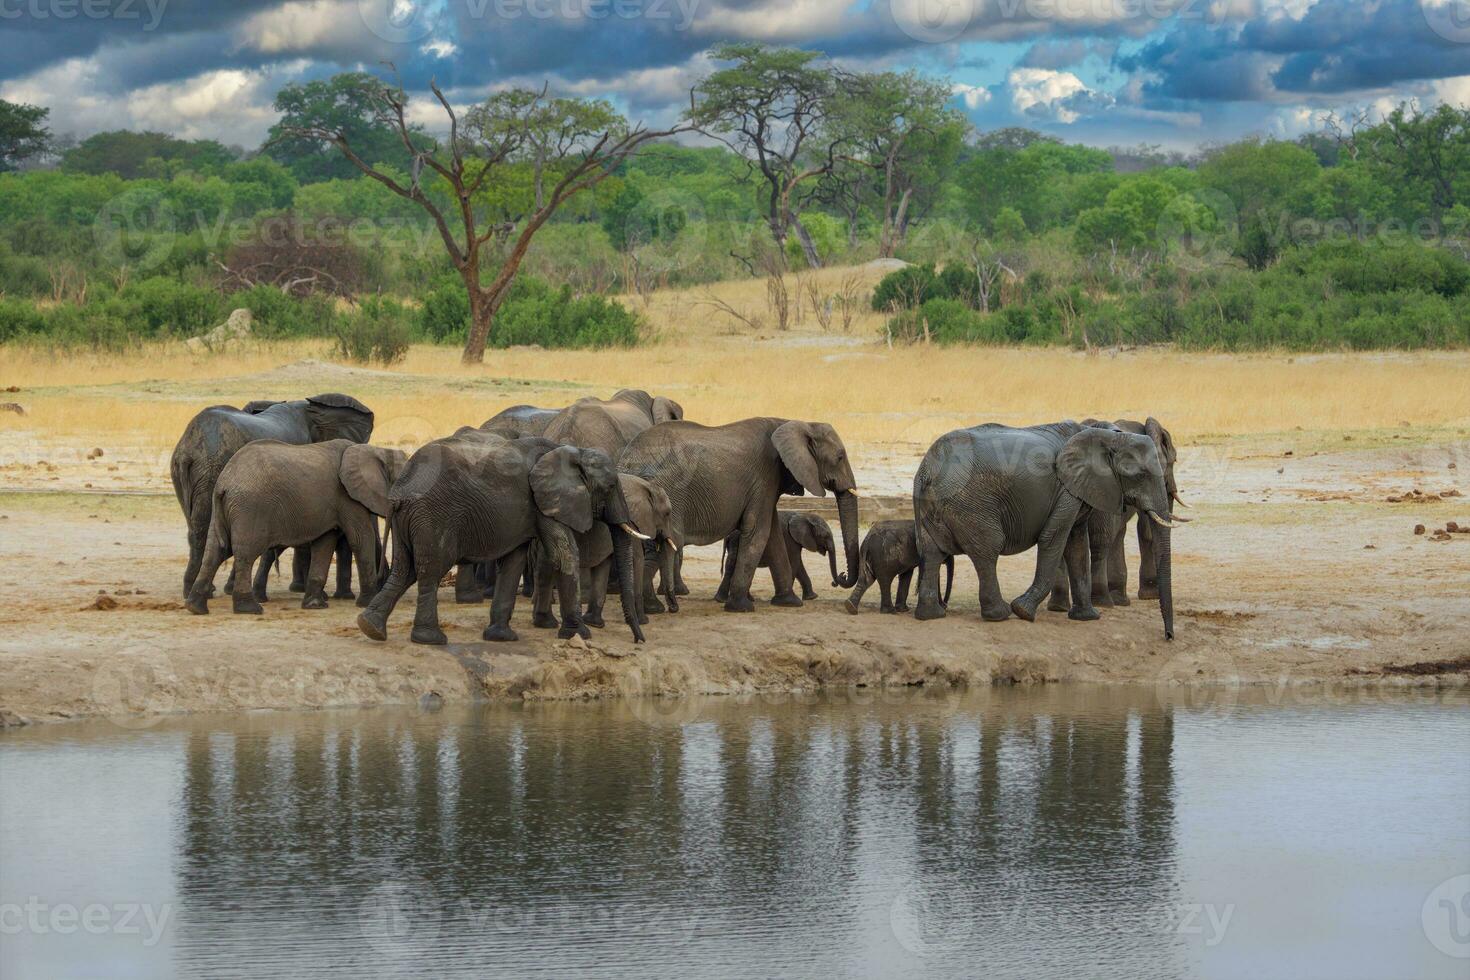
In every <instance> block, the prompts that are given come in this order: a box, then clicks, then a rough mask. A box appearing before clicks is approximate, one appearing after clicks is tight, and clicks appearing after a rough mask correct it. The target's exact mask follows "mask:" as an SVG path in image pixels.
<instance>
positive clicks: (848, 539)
mask: <svg viewBox="0 0 1470 980" xmlns="http://www.w3.org/2000/svg"><path fill="white" fill-rule="evenodd" d="M837 519H838V522H839V523H840V524H841V527H842V550H843V552H845V553H846V555H847V572H846V574H844V575H843V577H842V578H841V579H839V580H837V587H838V588H839V589H850V588H852V587H853V586H854V585H856V584H857V580H858V574H859V567H858V504H857V494H856V493H854V492H852V491H851V490H848V491H844V492H841V493H839V494H837ZM834 570H835V559H834Z"/></svg>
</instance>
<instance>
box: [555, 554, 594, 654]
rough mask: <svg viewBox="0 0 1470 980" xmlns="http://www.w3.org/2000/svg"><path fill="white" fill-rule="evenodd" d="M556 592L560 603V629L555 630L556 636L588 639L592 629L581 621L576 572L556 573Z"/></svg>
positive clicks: (559, 637) (579, 593) (579, 589)
mask: <svg viewBox="0 0 1470 980" xmlns="http://www.w3.org/2000/svg"><path fill="white" fill-rule="evenodd" d="M556 592H557V598H558V599H559V600H560V604H561V629H559V630H557V631H556V635H557V638H558V639H562V640H570V639H571V638H572V637H574V636H580V637H582V639H584V640H590V639H591V638H592V631H591V630H589V629H588V628H587V626H586V625H585V624H584V623H583V622H582V602H581V598H580V596H581V583H580V582H578V581H577V573H576V572H575V571H574V572H571V573H570V574H569V573H566V572H562V573H561V574H560V575H558V576H557V577H556Z"/></svg>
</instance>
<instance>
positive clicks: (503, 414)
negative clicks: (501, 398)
mask: <svg viewBox="0 0 1470 980" xmlns="http://www.w3.org/2000/svg"><path fill="white" fill-rule="evenodd" d="M560 413H561V409H559V408H537V407H536V406H535V405H512V406H511V407H510V408H506V409H502V410H501V411H499V412H497V413H495V414H494V415H492V416H490V417H489V418H488V419H486V420H485V421H484V422H481V423H480V429H481V430H482V431H484V432H494V433H498V434H499V435H503V436H505V437H506V438H507V439H519V438H520V437H521V436H539V435H541V434H542V433H544V432H545V431H546V426H547V425H549V424H550V423H551V420H552V419H554V418H556V417H557V415H558V414H560Z"/></svg>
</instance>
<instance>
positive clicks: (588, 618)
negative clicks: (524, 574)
mask: <svg viewBox="0 0 1470 980" xmlns="http://www.w3.org/2000/svg"><path fill="white" fill-rule="evenodd" d="M618 484H619V486H620V487H621V488H622V491H623V499H624V500H625V501H627V504H628V514H629V516H630V517H631V518H632V520H631V521H630V523H631V524H632V525H633V527H634V528H635V529H636V530H637V531H638V532H639V533H640V534H643V535H646V536H647V537H648V538H649V539H650V540H649V542H647V543H649V544H650V545H653V546H655V547H656V549H657V550H656V553H657V554H659V555H660V556H661V557H662V559H663V560H665V561H669V560H671V557H670V556H672V555H673V553H674V551H675V549H676V548H677V545H674V544H673V543H672V542H673V506H672V505H671V504H670V503H669V497H668V494H666V493H664V492H663V491H662V490H660V489H659V488H658V487H655V486H653V485H652V484H651V483H649V482H648V481H647V480H641V479H639V478H638V477H636V476H629V475H628V474H626V473H621V474H619V475H618ZM577 548H578V555H579V557H580V560H581V561H580V563H581V588H582V590H583V593H584V595H586V598H587V607H586V609H585V611H584V612H583V614H582V621H583V622H585V623H586V624H587V625H588V626H595V627H597V628H599V629H601V628H602V627H603V626H604V625H606V623H605V621H604V620H603V618H602V609H603V606H604V604H605V603H606V601H607V587H608V583H609V582H610V581H612V582H616V583H617V584H618V586H619V587H620V588H621V585H622V583H621V582H619V581H618V580H617V578H616V575H615V574H614V572H615V569H614V567H613V566H614V563H613V560H612V559H613V547H612V534H611V532H610V530H609V528H608V527H607V525H606V524H603V523H602V522H601V521H598V522H596V523H594V524H593V525H592V530H591V531H588V532H587V533H586V534H578V535H577ZM531 550H532V554H533V555H536V554H537V552H539V551H540V545H539V544H533V545H532V546H531ZM643 562H644V555H643V549H642V548H639V547H634V548H633V586H634V589H635V590H637V589H641V586H642V581H643ZM548 567H549V566H548V565H547V563H546V562H545V556H544V555H537V561H536V571H537V574H536V584H535V597H536V601H535V605H534V609H535V613H534V615H533V616H532V619H531V624H532V625H533V626H537V627H540V628H543V629H551V628H553V627H555V626H557V621H556V617H555V616H553V615H552V614H551V593H552V591H553V584H554V583H553V581H552V577H551V575H549V574H547V573H546V572H545V571H544V569H546V568H548ZM669 601H670V603H671V604H673V607H674V609H676V610H677V609H678V601H677V600H676V599H675V598H674V597H673V596H670V597H669ZM635 608H637V609H638V611H639V617H638V621H639V623H640V624H642V623H647V622H648V617H647V616H645V615H643V614H642V607H641V606H640V605H637V604H636V601H635Z"/></svg>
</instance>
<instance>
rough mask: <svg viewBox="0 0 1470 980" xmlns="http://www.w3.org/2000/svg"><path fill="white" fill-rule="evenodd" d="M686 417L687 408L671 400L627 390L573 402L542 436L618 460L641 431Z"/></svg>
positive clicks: (559, 414) (639, 391) (644, 392)
mask: <svg viewBox="0 0 1470 980" xmlns="http://www.w3.org/2000/svg"><path fill="white" fill-rule="evenodd" d="M683 417H684V409H683V407H682V406H680V405H679V403H678V402H676V401H674V400H673V399H671V398H665V397H664V396H662V395H650V394H649V393H648V392H646V391H643V390H641V389H638V388H624V389H623V390H622V391H619V392H618V393H617V394H615V395H613V396H612V397H611V398H608V399H601V398H582V399H579V400H578V401H576V402H573V403H572V404H570V405H568V406H567V407H566V408H564V409H562V410H561V411H560V412H558V413H557V415H556V417H555V418H553V419H552V420H551V421H550V422H549V423H548V424H547V426H546V428H545V430H544V431H543V432H542V433H541V434H542V435H544V436H545V437H546V438H548V439H550V440H551V441H553V442H559V443H561V444H562V445H565V446H578V447H580V448H582V449H601V450H602V451H603V452H605V453H607V454H608V455H609V456H611V457H612V458H613V459H617V458H618V456H619V455H620V454H621V453H622V451H623V447H625V446H627V445H628V443H630V442H632V441H633V439H634V438H635V437H637V435H638V434H639V433H640V432H643V431H645V430H647V429H649V428H651V427H653V426H655V425H658V424H659V423H661V422H675V421H678V420H680V419H682V418H683Z"/></svg>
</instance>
